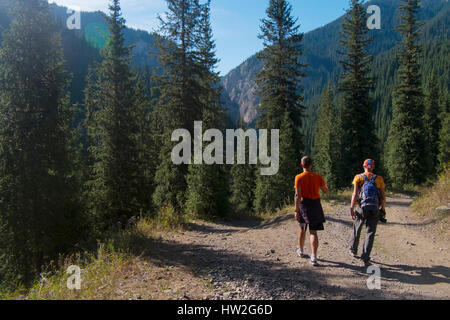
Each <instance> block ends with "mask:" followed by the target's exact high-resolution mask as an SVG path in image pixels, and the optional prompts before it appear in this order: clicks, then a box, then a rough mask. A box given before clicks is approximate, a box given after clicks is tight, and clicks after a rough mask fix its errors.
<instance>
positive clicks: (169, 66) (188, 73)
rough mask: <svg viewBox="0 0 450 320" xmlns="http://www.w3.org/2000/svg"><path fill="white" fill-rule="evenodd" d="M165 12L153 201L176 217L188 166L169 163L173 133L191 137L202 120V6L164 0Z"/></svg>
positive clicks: (160, 43) (181, 204) (182, 201)
mask: <svg viewBox="0 0 450 320" xmlns="http://www.w3.org/2000/svg"><path fill="white" fill-rule="evenodd" d="M167 6H168V12H167V13H166V17H165V19H162V18H160V23H161V34H162V35H164V36H165V37H164V38H163V39H159V41H158V42H157V43H156V44H157V47H158V50H159V51H160V55H159V61H160V62H161V64H162V69H163V71H164V72H163V74H162V75H161V76H159V77H158V84H159V89H158V90H159V93H160V99H159V104H158V108H157V109H156V110H155V111H156V113H155V118H154V121H155V132H154V134H155V136H157V137H158V138H157V139H158V141H159V143H158V144H159V145H160V146H161V148H160V153H159V166H158V167H157V169H156V174H155V185H156V189H155V192H154V195H153V200H154V203H155V205H156V207H157V208H161V207H163V206H171V207H173V208H174V210H175V211H176V212H178V214H182V213H183V211H184V205H185V202H186V188H187V184H186V175H187V173H188V165H187V164H181V165H175V164H173V163H172V159H171V151H172V146H173V142H172V141H171V135H172V132H173V131H174V130H175V129H179V128H183V129H186V130H189V132H190V133H191V136H193V127H194V121H196V120H201V119H202V110H203V107H202V106H203V105H202V102H201V101H200V98H199V97H200V92H201V91H202V88H201V84H200V79H201V73H202V69H201V68H199V63H198V46H197V41H198V38H197V35H198V33H197V32H196V29H197V28H198V25H199V19H200V15H201V14H200V13H201V6H200V4H199V2H198V0H167Z"/></svg>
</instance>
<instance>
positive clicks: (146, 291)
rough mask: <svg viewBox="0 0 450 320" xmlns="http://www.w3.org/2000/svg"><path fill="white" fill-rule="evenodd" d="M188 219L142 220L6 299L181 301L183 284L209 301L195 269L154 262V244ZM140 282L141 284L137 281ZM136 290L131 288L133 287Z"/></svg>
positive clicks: (60, 263) (204, 282)
mask: <svg viewBox="0 0 450 320" xmlns="http://www.w3.org/2000/svg"><path fill="white" fill-rule="evenodd" d="M185 227H186V221H180V220H179V219H178V218H175V216H172V215H171V213H170V212H162V214H161V216H160V217H159V218H158V219H142V220H140V221H138V222H136V223H134V224H131V225H130V226H128V227H127V228H126V229H125V230H120V231H116V232H114V233H111V235H110V237H109V238H108V240H105V241H104V242H100V241H98V243H97V249H96V250H93V251H84V252H81V253H77V254H75V255H72V256H66V257H62V256H61V257H60V259H59V260H58V261H54V262H52V263H50V264H49V265H48V266H47V267H46V270H45V271H44V272H42V273H41V275H40V279H38V280H36V281H35V283H34V285H33V286H32V287H31V288H29V289H25V288H23V287H21V288H17V289H16V290H14V291H9V292H1V291H0V299H2V300H3V299H6V300H42V299H46V300H47V299H49V300H76V299H80V300H104V299H155V300H158V299H180V298H183V292H184V291H183V290H178V289H177V288H181V289H183V283H184V282H189V285H191V286H194V287H195V290H191V291H192V293H191V296H190V298H192V299H204V298H207V297H208V295H209V294H210V292H206V294H204V292H205V289H206V291H211V290H210V285H209V282H208V280H209V279H207V278H205V277H203V276H202V275H201V274H196V275H194V273H195V271H193V270H186V269H183V268H181V267H175V266H169V265H164V264H163V263H159V262H156V263H154V262H152V261H151V257H152V256H155V255H157V253H156V252H157V248H155V243H157V240H158V239H159V234H160V233H162V232H180V231H183V229H184V228H185ZM72 265H74V266H78V267H79V268H80V269H81V279H82V281H81V289H80V290H76V289H74V290H69V289H68V287H67V282H68V279H69V277H70V276H71V274H69V273H67V270H68V268H69V266H72ZM134 278H136V280H133V279H134ZM130 286H132V287H130Z"/></svg>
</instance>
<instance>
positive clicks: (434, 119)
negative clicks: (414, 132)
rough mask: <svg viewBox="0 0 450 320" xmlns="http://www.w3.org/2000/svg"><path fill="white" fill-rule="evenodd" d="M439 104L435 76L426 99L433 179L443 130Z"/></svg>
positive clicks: (429, 168) (426, 123)
mask: <svg viewBox="0 0 450 320" xmlns="http://www.w3.org/2000/svg"><path fill="white" fill-rule="evenodd" d="M440 111H441V110H440V104H439V88H438V84H437V81H436V77H435V76H434V75H433V76H432V78H431V80H430V83H429V84H428V87H427V92H426V97H425V114H424V124H425V129H426V134H427V137H426V144H427V147H428V152H427V156H428V163H427V164H428V170H427V172H428V175H429V176H431V177H433V176H435V175H436V172H437V169H438V163H439V162H438V155H439V132H440V130H441V120H440V118H439V117H440V115H441V112H440Z"/></svg>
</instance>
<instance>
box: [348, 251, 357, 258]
mask: <svg viewBox="0 0 450 320" xmlns="http://www.w3.org/2000/svg"><path fill="white" fill-rule="evenodd" d="M348 254H349V255H351V256H352V257H353V258H356V257H357V255H356V252H355V251H353V250H352V249H350V250H348Z"/></svg>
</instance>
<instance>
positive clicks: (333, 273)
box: [155, 196, 450, 299]
mask: <svg viewBox="0 0 450 320" xmlns="http://www.w3.org/2000/svg"><path fill="white" fill-rule="evenodd" d="M411 202H412V199H411V198H408V197H402V196H395V197H389V198H388V203H387V211H388V217H387V218H388V224H386V225H385V224H379V225H378V230H377V236H376V240H375V246H374V249H373V252H372V260H373V262H374V264H375V265H377V266H379V267H380V271H381V288H380V289H373V290H369V289H368V287H367V283H366V282H367V279H368V277H369V276H370V274H367V273H366V271H367V270H366V269H365V268H364V267H363V266H362V263H361V260H359V259H355V258H353V257H351V256H350V255H349V254H348V250H347V243H348V240H349V236H350V231H351V225H352V221H351V218H350V214H349V212H348V206H344V205H339V204H334V205H331V204H329V203H327V204H325V205H324V209H325V212H326V216H327V222H326V223H325V231H321V232H320V234H319V239H320V247H319V257H318V258H319V266H316V267H314V266H311V265H310V264H309V263H308V259H301V258H299V257H298V256H297V255H296V252H295V249H296V246H297V232H298V224H297V223H296V222H295V221H294V219H293V214H292V213H287V212H286V213H283V214H281V215H279V216H277V217H275V218H273V219H272V220H270V221H269V222H266V223H264V224H259V223H258V222H257V221H250V222H233V223H219V224H212V223H195V224H192V226H191V229H190V230H189V231H186V232H183V233H175V234H170V235H166V236H164V237H163V238H162V239H161V240H160V241H159V243H158V246H157V247H158V252H155V253H157V254H156V256H158V257H159V258H158V259H161V261H162V260H164V262H165V263H168V264H170V265H174V266H183V267H185V268H188V269H189V270H191V271H192V272H194V273H195V274H196V275H197V276H198V277H204V276H205V275H209V277H208V278H210V280H209V282H210V285H211V290H212V295H210V296H208V297H207V298H210V299H449V298H450V254H449V243H448V242H446V241H444V240H443V239H442V238H440V237H436V236H434V235H433V234H432V233H430V232H429V231H427V230H428V229H427V227H426V225H427V223H426V222H424V221H420V220H419V219H418V218H415V216H414V215H412V214H411V212H410V208H409V206H410V204H411ZM361 237H362V239H361V242H360V247H361V246H362V242H363V237H364V232H362V235H361ZM305 248H306V253H309V239H308V240H307V242H306V246H305ZM182 297H184V298H186V299H188V298H189V296H188V295H187V294H185V295H183V296H182ZM178 298H179V297H178Z"/></svg>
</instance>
